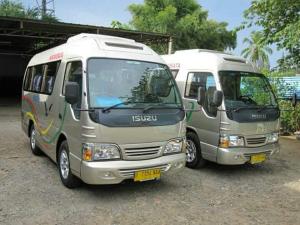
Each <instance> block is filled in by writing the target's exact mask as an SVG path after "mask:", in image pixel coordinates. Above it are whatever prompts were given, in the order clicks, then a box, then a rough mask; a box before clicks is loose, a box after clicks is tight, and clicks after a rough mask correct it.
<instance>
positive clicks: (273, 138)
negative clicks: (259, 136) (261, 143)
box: [267, 132, 279, 143]
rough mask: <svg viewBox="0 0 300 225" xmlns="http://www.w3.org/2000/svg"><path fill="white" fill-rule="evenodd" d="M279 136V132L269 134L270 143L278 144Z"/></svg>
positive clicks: (268, 140)
mask: <svg viewBox="0 0 300 225" xmlns="http://www.w3.org/2000/svg"><path fill="white" fill-rule="evenodd" d="M278 137H279V134H278V133H277V132H275V133H272V134H269V135H268V136H267V142H268V143H276V142H277V141H278Z"/></svg>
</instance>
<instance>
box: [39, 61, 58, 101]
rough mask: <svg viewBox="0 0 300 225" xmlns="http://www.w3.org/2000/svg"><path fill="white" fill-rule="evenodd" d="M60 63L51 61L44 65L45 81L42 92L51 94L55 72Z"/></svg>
mask: <svg viewBox="0 0 300 225" xmlns="http://www.w3.org/2000/svg"><path fill="white" fill-rule="evenodd" d="M59 65H60V61H57V62H51V63H48V64H47V65H46V73H45V82H44V87H43V90H42V92H43V93H45V94H49V95H51V94H52V91H53V87H54V82H55V78H56V74H57V71H58V68H59Z"/></svg>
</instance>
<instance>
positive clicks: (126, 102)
mask: <svg viewBox="0 0 300 225" xmlns="http://www.w3.org/2000/svg"><path fill="white" fill-rule="evenodd" d="M129 103H134V102H132V101H125V102H119V103H117V104H114V105H112V106H109V107H106V108H104V109H102V112H103V113H106V112H108V111H109V110H111V109H113V108H116V107H118V106H119V105H128V104H129Z"/></svg>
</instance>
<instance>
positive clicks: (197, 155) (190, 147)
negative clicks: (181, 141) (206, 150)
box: [186, 132, 206, 169]
mask: <svg viewBox="0 0 300 225" xmlns="http://www.w3.org/2000/svg"><path fill="white" fill-rule="evenodd" d="M186 139H187V140H186V142H187V146H186V166H187V167H188V168H192V169H194V168H202V167H204V166H205V164H206V160H205V159H203V157H202V154H201V148H200V141H199V139H198V136H197V135H196V134H195V133H193V132H188V133H187V135H186Z"/></svg>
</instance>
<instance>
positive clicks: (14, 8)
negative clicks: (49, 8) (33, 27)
mask: <svg viewBox="0 0 300 225" xmlns="http://www.w3.org/2000/svg"><path fill="white" fill-rule="evenodd" d="M0 16H11V17H20V18H27V19H41V20H44V21H48V22H57V21H58V19H57V18H56V17H54V16H52V15H44V16H40V12H39V10H38V9H36V8H27V9H26V8H25V7H24V6H23V4H22V3H20V2H19V1H10V0H0Z"/></svg>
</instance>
